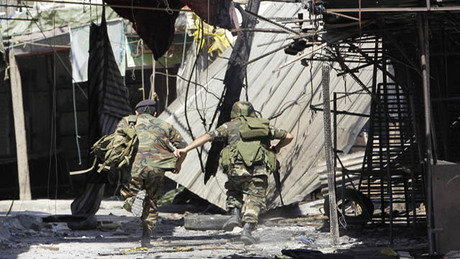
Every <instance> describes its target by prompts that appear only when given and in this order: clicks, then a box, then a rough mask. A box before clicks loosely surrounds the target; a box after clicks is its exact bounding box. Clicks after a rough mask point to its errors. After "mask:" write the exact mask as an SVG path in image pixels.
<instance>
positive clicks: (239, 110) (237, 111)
mask: <svg viewBox="0 0 460 259" xmlns="http://www.w3.org/2000/svg"><path fill="white" fill-rule="evenodd" d="M240 116H246V117H256V112H255V110H254V106H252V104H251V103H250V102H236V103H234V104H233V107H232V112H231V113H230V117H231V118H232V119H235V118H238V117H240Z"/></svg>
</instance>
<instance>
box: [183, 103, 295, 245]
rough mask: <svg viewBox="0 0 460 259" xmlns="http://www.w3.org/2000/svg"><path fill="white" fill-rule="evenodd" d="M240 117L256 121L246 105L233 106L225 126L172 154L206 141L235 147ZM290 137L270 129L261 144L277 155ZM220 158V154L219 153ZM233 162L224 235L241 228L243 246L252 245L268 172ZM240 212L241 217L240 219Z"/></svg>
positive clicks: (264, 167)
mask: <svg viewBox="0 0 460 259" xmlns="http://www.w3.org/2000/svg"><path fill="white" fill-rule="evenodd" d="M243 117H254V118H255V117H256V114H255V111H254V107H253V106H252V104H251V103H249V102H236V103H235V104H234V105H233V107H232V111H231V118H232V120H231V121H229V122H227V123H224V124H223V125H221V126H220V127H218V128H216V129H215V130H213V131H211V132H208V133H205V134H203V135H201V136H200V137H198V138H197V139H195V140H194V141H193V142H192V143H190V144H189V145H188V146H187V147H185V148H184V149H177V150H176V151H175V152H174V153H175V154H176V155H177V156H179V157H182V156H183V155H184V154H186V153H187V152H188V151H190V150H191V149H194V148H196V147H199V146H201V145H203V144H204V143H206V142H208V141H224V142H225V143H226V145H227V146H232V145H236V143H237V142H238V141H240V140H241V136H240V125H241V123H242V122H241V120H242V119H243ZM272 139H279V140H280V141H279V142H278V144H277V145H275V146H271V145H270V140H272ZM292 139H293V136H292V135H291V134H290V133H289V132H287V131H285V130H282V129H278V128H275V127H273V126H269V133H268V136H267V137H266V139H264V140H263V141H262V142H261V144H262V145H264V146H266V149H267V150H271V151H272V152H275V153H278V152H279V150H280V149H281V148H282V147H284V146H285V145H287V144H289V143H290V142H291V141H292ZM221 155H222V153H221ZM232 161H234V162H233V163H232V164H231V165H230V166H229V167H228V168H225V167H224V169H226V171H225V173H226V174H227V176H228V181H227V182H226V183H225V187H226V189H227V209H228V210H229V211H230V213H231V217H230V218H229V220H228V221H227V222H226V223H225V224H224V226H223V228H224V230H226V231H231V230H233V228H234V227H235V226H240V227H242V226H243V223H244V227H243V231H242V233H241V240H242V241H243V242H244V243H245V244H253V243H255V241H256V240H255V239H254V237H253V236H252V234H251V233H252V231H253V230H254V229H255V225H256V224H257V222H258V218H259V213H260V211H261V210H263V209H265V204H266V201H265V198H266V197H265V192H266V189H267V186H268V176H269V172H268V170H267V165H266V164H265V163H263V162H262V163H259V164H255V165H252V166H246V165H245V164H244V163H243V161H239V160H238V159H234V160H232ZM241 212H243V216H242V218H241Z"/></svg>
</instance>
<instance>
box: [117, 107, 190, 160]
mask: <svg viewBox="0 0 460 259" xmlns="http://www.w3.org/2000/svg"><path fill="white" fill-rule="evenodd" d="M127 126H128V117H124V118H123V119H121V121H120V122H119V123H118V126H117V131H122V130H123V129H124V128H125V127H127ZM136 134H137V136H138V138H139V145H138V148H137V154H136V157H135V159H134V167H139V166H143V165H145V166H151V167H156V168H162V169H172V168H174V167H175V165H176V160H177V158H176V157H175V156H174V153H173V152H174V148H184V147H186V146H187V142H185V140H184V139H183V138H182V136H181V134H180V133H179V132H178V131H177V130H176V129H175V128H174V127H173V126H172V125H171V124H169V123H167V122H165V121H163V120H161V119H158V118H156V117H154V116H152V115H150V114H146V113H144V114H140V115H139V116H138V118H137V122H136ZM134 167H133V168H134Z"/></svg>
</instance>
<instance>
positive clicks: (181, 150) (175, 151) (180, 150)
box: [174, 148, 187, 157]
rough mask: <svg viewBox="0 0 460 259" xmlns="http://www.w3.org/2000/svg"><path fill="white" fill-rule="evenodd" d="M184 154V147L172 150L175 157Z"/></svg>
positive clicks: (185, 152)
mask: <svg viewBox="0 0 460 259" xmlns="http://www.w3.org/2000/svg"><path fill="white" fill-rule="evenodd" d="M185 154H187V151H185V149H184V148H181V149H176V150H174V155H175V156H176V157H181V156H182V155H185Z"/></svg>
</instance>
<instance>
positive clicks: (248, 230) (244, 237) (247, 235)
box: [241, 223, 256, 245]
mask: <svg viewBox="0 0 460 259" xmlns="http://www.w3.org/2000/svg"><path fill="white" fill-rule="evenodd" d="M255 228H256V224H254V223H245V224H244V228H243V231H242V232H241V241H243V243H244V244H245V245H252V244H254V243H255V242H256V239H255V238H254V237H253V236H252V231H253V230H254V229H255Z"/></svg>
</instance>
